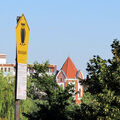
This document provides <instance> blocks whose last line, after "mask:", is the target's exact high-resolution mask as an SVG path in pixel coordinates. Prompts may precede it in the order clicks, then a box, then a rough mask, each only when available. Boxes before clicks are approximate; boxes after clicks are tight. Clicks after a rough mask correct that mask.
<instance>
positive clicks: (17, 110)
mask: <svg viewBox="0 0 120 120" xmlns="http://www.w3.org/2000/svg"><path fill="white" fill-rule="evenodd" d="M15 61H16V67H15V69H16V73H15V120H20V100H19V99H16V93H17V66H18V65H17V54H16V60H15Z"/></svg>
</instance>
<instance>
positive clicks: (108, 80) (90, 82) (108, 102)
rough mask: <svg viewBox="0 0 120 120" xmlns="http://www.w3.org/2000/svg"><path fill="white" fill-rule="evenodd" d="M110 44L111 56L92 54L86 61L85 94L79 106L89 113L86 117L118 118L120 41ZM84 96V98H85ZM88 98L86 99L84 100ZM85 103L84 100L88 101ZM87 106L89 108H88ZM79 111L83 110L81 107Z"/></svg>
mask: <svg viewBox="0 0 120 120" xmlns="http://www.w3.org/2000/svg"><path fill="white" fill-rule="evenodd" d="M111 46H112V53H113V58H112V59H109V60H103V59H102V58H101V57H99V56H94V57H93V59H91V60H90V63H88V67H87V71H88V75H87V79H86V80H85V81H84V82H83V84H84V85H85V86H86V92H87V94H86V96H84V98H83V103H82V105H81V106H83V107H85V106H87V108H86V109H85V111H89V112H90V113H91V114H90V116H89V117H88V119H89V118H91V117H93V118H92V119H101V120H118V119H119V118H120V92H119V91H120V43H119V41H118V40H114V41H113V44H112V45H111ZM85 97H86V98H85ZM87 98H89V99H88V100H86V99H87ZM89 100H90V102H89V103H86V101H89ZM88 108H91V109H90V110H88ZM81 111H84V109H83V108H81Z"/></svg>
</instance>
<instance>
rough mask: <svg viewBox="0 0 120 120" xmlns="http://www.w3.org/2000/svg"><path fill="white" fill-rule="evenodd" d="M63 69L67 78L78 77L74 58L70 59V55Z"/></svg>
mask: <svg viewBox="0 0 120 120" xmlns="http://www.w3.org/2000/svg"><path fill="white" fill-rule="evenodd" d="M61 70H63V71H64V73H65V74H66V76H67V78H76V74H77V69H76V67H75V65H74V63H73V62H72V60H71V59H70V57H68V58H67V60H66V61H65V63H64V64H63V66H62V68H61Z"/></svg>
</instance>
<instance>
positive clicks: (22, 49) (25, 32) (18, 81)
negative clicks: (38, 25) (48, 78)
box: [15, 14, 30, 120]
mask: <svg viewBox="0 0 120 120" xmlns="http://www.w3.org/2000/svg"><path fill="white" fill-rule="evenodd" d="M29 31H30V29H29V26H28V24H27V21H26V18H25V16H24V14H22V16H19V17H17V26H16V76H15V120H20V100H26V88H27V52H28V43H29Z"/></svg>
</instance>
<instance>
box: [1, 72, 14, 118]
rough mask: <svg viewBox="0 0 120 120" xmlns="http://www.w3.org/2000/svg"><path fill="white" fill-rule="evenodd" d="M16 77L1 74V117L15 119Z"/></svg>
mask: <svg viewBox="0 0 120 120" xmlns="http://www.w3.org/2000/svg"><path fill="white" fill-rule="evenodd" d="M13 81H14V78H11V77H3V74H2V73H1V74H0V118H2V119H7V120H9V119H11V120H12V119H14V82H13Z"/></svg>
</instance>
